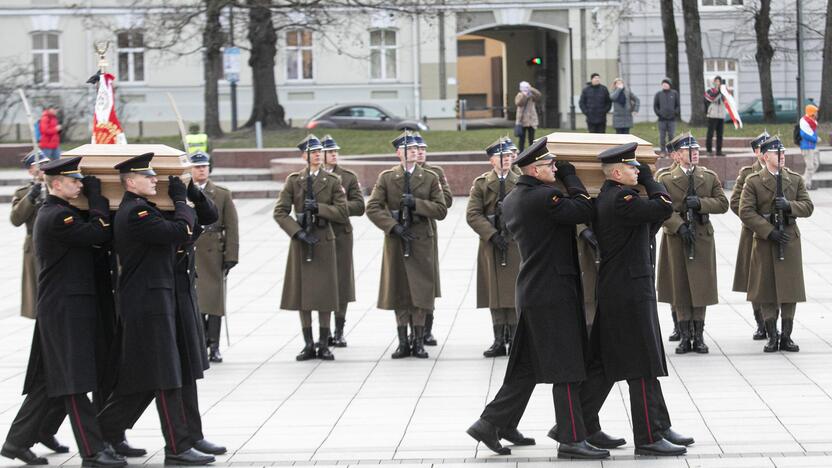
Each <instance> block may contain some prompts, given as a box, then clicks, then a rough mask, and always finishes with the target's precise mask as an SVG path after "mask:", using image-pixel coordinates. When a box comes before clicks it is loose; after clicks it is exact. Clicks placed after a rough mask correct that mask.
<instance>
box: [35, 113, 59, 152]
mask: <svg viewBox="0 0 832 468" xmlns="http://www.w3.org/2000/svg"><path fill="white" fill-rule="evenodd" d="M60 131H61V125H60V124H59V123H58V115H57V112H56V110H55V107H54V106H48V107H47V108H46V109H44V110H43V115H41V117H40V141H39V142H38V145H39V146H40V149H41V151H43V154H44V156H46V157H47V158H49V159H52V160H54V159H60V157H61V135H60V133H59V132H60Z"/></svg>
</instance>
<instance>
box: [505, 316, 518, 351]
mask: <svg viewBox="0 0 832 468" xmlns="http://www.w3.org/2000/svg"><path fill="white" fill-rule="evenodd" d="M516 331H517V324H516V323H510V324H508V325H506V335H505V336H506V338H505V342H506V354H511V345H512V343H514V332H516Z"/></svg>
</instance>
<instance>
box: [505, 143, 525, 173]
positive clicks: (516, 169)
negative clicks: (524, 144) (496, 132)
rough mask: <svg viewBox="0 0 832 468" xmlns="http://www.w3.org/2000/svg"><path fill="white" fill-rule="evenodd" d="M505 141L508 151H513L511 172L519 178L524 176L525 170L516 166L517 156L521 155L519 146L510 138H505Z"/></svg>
mask: <svg viewBox="0 0 832 468" xmlns="http://www.w3.org/2000/svg"><path fill="white" fill-rule="evenodd" d="M503 141H504V142H505V143H506V145H508V149H509V150H511V155H512V156H511V172H514V173H515V174H517V175H518V176H521V175H523V170H522V169H520V166H518V165H517V164H514V161H517V156H518V155H519V154H520V150H518V149H517V145H515V144H514V142H513V141H511V138H509V137H507V136H506V137H503Z"/></svg>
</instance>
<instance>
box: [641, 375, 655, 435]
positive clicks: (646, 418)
mask: <svg viewBox="0 0 832 468" xmlns="http://www.w3.org/2000/svg"><path fill="white" fill-rule="evenodd" d="M641 398H642V400H643V402H644V422H646V423H647V440H649V441H650V443H651V444H652V443H653V430H652V429H650V415H649V414H648V413H647V390H646V389H645V387H644V377H642V378H641Z"/></svg>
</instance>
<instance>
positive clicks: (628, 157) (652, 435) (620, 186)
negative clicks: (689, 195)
mask: <svg viewBox="0 0 832 468" xmlns="http://www.w3.org/2000/svg"><path fill="white" fill-rule="evenodd" d="M636 148H638V144H637V143H626V144H623V145H619V146H615V147H613V148H610V149H608V150H605V151H603V152H602V153H601V154H599V155H598V159H599V160H600V162H601V168H602V170H603V171H604V176H605V177H606V179H607V180H606V181H605V182H604V185H602V186H601V192H600V193H599V194H598V197H597V198H596V199H595V218H594V223H593V227H594V228H595V235H596V236H597V237H598V247H599V249H600V251H601V265H600V268H599V270H598V312H597V314H596V316H595V322H594V323H593V326H592V334H591V337H590V345H591V346H590V349H591V355H590V359H589V360H588V364H587V378H586V382H584V385H583V387H582V388H581V404H582V405H583V410H584V422H585V424H586V428H587V432H589V433H593V432H595V433H598V434H599V435H598V441H597V443H595V445H596V446H599V447H604V448H613V447H617V446H620V445H624V443H625V441H624V439H615V438H612V437H609V436H607V435H606V434H604V433H603V432H602V431H601V424H600V421H599V419H598V412H599V411H600V409H601V406H603V404H604V400H605V399H606V398H607V396H608V395H609V391H610V390H611V389H612V386H613V385H614V383H615V382H617V381H619V380H626V381H627V384H628V386H629V389H630V411H631V419H630V420H631V421H632V423H633V436H634V438H635V446H636V448H635V453H636V455H653V456H675V455H681V454H683V453H685V452H686V451H687V449H686V448H685V446H687V445H690V444H692V443H693V439H692V438H689V437H685V436H682V435H680V434H678V433H676V432H675V431H674V430H673V429H671V426H670V416H669V414H668V412H667V407H666V405H665V403H664V397H663V396H662V391H661V386H660V384H659V380H658V377H661V376H666V375H667V363H666V362H665V355H664V347H663V346H662V338H661V330H660V329H659V317H658V313H657V307H656V289H655V287H654V271H653V268H654V267H653V264H652V261H653V258H652V254H651V246H652V244H651V238H653V237H655V235H656V232H657V231H658V230H659V228H660V227H661V225H662V223H663V222H664V221H665V220H666V219H667V218H668V217H670V216H671V215H672V214H673V205H672V201H671V199H670V196H668V194H667V193H666V191H665V188H664V186H663V185H662V184H660V183H658V182H656V181H655V180H654V179H653V174H652V172H651V171H650V167H649V166H647V165H641V164H639V162H638V161H637V160H636V156H635V151H636ZM637 184H641V185H642V186H644V188H645V189H646V190H647V196H648V198H647V199H644V198H641V197H640V196H639V192H638V191H637V190H636V189H635V186H636V185H637ZM590 442H591V443H592V442H593V440H592V439H590Z"/></svg>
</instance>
